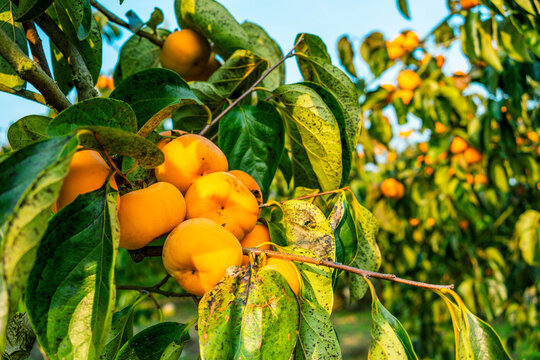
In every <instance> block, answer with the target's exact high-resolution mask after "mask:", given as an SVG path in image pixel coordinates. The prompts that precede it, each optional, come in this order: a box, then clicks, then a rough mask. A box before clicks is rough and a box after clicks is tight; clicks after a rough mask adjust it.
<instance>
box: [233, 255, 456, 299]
mask: <svg viewBox="0 0 540 360" xmlns="http://www.w3.org/2000/svg"><path fill="white" fill-rule="evenodd" d="M242 249H243V252H244V254H245V255H249V254H250V253H252V254H259V255H261V254H265V255H266V256H268V257H275V258H278V259H283V260H289V261H298V262H302V263H308V264H314V265H322V266H326V267H329V268H333V269H338V270H343V271H347V272H350V273H353V274H357V275H361V276H365V277H368V278H377V279H383V280H389V281H393V282H397V283H400V284H406V285H412V286H416V287H420V288H425V289H433V290H440V289H453V288H454V285H453V284H450V285H436V284H428V283H424V282H420V281H413V280H407V279H402V278H399V277H397V276H396V275H394V274H383V273H378V272H374V271H368V270H363V269H358V268H355V267H352V266H348V265H343V264H340V263H336V262H333V261H328V260H321V259H316V258H311V257H307V256H301V255H293V254H287V253H282V252H279V251H273V250H262V249H256V248H242Z"/></svg>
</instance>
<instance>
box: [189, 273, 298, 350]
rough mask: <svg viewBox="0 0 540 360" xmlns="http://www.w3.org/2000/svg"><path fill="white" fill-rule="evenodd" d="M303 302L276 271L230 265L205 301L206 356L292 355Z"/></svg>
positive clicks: (201, 320) (202, 315)
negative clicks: (300, 303) (299, 307)
mask: <svg viewBox="0 0 540 360" xmlns="http://www.w3.org/2000/svg"><path fill="white" fill-rule="evenodd" d="M297 329H298V304H297V302H296V298H295V296H294V293H293V292H292V290H291V289H290V287H289V285H288V284H287V281H286V280H285V278H284V277H283V276H282V275H281V274H280V273H278V272H276V271H258V270H257V269H256V268H254V267H252V266H249V267H243V268H230V269H229V270H228V272H227V276H226V277H225V278H224V279H223V280H222V281H221V282H220V283H219V284H218V285H217V286H216V287H215V288H214V289H213V290H212V291H210V292H208V293H207V294H205V295H204V297H203V298H202V299H201V302H200V303H199V339H200V340H199V346H200V350H201V359H227V360H229V359H243V360H245V359H288V358H290V357H291V354H292V352H293V349H294V346H295V344H296V331H297Z"/></svg>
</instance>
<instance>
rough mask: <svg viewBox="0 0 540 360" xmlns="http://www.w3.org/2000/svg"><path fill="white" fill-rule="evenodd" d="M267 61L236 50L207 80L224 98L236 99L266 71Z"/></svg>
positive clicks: (249, 52)
mask: <svg viewBox="0 0 540 360" xmlns="http://www.w3.org/2000/svg"><path fill="white" fill-rule="evenodd" d="M268 67H269V63H268V60H267V59H264V58H262V57H260V56H259V55H256V54H255V53H253V52H251V51H249V50H237V51H235V52H234V54H232V55H231V57H230V58H228V59H227V61H225V63H224V64H223V65H221V66H220V67H219V69H217V70H216V71H215V72H214V73H213V74H212V76H210V78H209V79H208V81H209V82H210V83H212V85H214V87H215V88H216V90H217V92H218V93H219V94H220V95H221V96H222V97H224V98H228V97H238V96H240V95H241V94H242V93H243V92H244V91H245V90H247V89H248V88H249V87H250V86H251V85H253V83H254V82H255V81H257V80H258V79H259V78H260V77H261V75H262V74H263V72H264V71H265V70H266V69H268Z"/></svg>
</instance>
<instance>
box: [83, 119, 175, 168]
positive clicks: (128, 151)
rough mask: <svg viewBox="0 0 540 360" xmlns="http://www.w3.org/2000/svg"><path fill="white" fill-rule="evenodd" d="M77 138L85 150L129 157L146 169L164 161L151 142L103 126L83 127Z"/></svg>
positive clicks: (159, 151) (158, 150) (135, 135)
mask: <svg viewBox="0 0 540 360" xmlns="http://www.w3.org/2000/svg"><path fill="white" fill-rule="evenodd" d="M79 137H80V139H81V144H82V145H84V146H85V147H87V148H90V149H94V150H98V151H102V150H103V151H106V152H108V153H109V154H118V155H127V156H131V157H132V158H135V159H136V160H137V161H138V163H139V165H141V166H142V167H145V168H147V169H151V168H155V167H156V166H158V165H160V164H162V163H163V161H165V156H164V155H163V153H162V152H161V150H160V149H159V148H158V147H157V146H156V145H155V144H154V143H153V142H151V141H150V140H147V139H145V138H143V137H142V136H139V135H137V134H133V133H130V132H126V131H123V130H119V129H114V128H110V127H104V126H84V127H83V128H81V129H80V130H79ZM98 139H99V140H98Z"/></svg>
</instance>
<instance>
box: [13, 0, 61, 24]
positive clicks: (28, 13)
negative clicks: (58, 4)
mask: <svg viewBox="0 0 540 360" xmlns="http://www.w3.org/2000/svg"><path fill="white" fill-rule="evenodd" d="M53 2H54V0H21V1H20V2H19V11H17V12H16V14H17V18H16V19H15V20H16V21H17V22H23V21H27V20H32V19H33V18H35V17H37V16H39V15H41V14H42V13H43V12H45V10H47V8H48V7H49V6H50V5H51V4H52V3H53Z"/></svg>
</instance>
